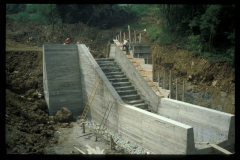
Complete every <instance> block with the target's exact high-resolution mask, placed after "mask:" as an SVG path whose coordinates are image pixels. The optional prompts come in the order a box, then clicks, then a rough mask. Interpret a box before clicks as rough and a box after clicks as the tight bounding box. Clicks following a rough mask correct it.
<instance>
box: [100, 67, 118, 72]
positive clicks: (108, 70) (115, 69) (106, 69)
mask: <svg viewBox="0 0 240 160" xmlns="http://www.w3.org/2000/svg"><path fill="white" fill-rule="evenodd" d="M102 71H103V72H104V73H105V72H121V68H103V69H102Z"/></svg>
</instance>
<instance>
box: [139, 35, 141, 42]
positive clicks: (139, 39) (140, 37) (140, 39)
mask: <svg viewBox="0 0 240 160" xmlns="http://www.w3.org/2000/svg"><path fill="white" fill-rule="evenodd" d="M139 43H141V33H140V35H139Z"/></svg>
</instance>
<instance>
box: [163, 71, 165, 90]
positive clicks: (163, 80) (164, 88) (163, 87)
mask: <svg viewBox="0 0 240 160" xmlns="http://www.w3.org/2000/svg"><path fill="white" fill-rule="evenodd" d="M163 89H165V71H164V76H163Z"/></svg>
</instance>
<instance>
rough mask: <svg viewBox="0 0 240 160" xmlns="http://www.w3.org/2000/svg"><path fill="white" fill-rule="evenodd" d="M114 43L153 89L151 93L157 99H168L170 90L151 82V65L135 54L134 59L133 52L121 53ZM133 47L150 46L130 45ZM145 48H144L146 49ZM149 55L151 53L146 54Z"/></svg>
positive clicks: (115, 41)
mask: <svg viewBox="0 0 240 160" xmlns="http://www.w3.org/2000/svg"><path fill="white" fill-rule="evenodd" d="M113 41H114V43H115V44H116V45H117V46H118V47H119V48H120V50H122V52H123V53H124V54H125V55H126V57H127V58H128V59H129V61H130V62H131V63H132V64H133V66H134V67H135V68H136V69H137V71H138V72H139V73H140V74H141V75H142V77H143V78H144V79H145V80H146V81H147V83H148V84H149V86H150V87H151V88H152V89H153V91H154V92H155V93H156V94H157V95H158V96H159V97H165V98H168V95H169V93H170V90H166V89H162V87H160V86H158V85H157V83H155V82H153V81H152V75H153V74H152V72H153V71H152V64H147V59H144V58H138V56H137V55H139V54H135V57H134V55H133V50H130V55H127V54H126V51H123V49H122V46H121V45H120V44H121V43H119V41H118V40H115V39H113ZM131 44H133V46H134V45H138V46H139V45H140V46H141V45H142V46H143V47H144V45H146V46H150V43H131ZM146 46H145V47H146ZM146 54H150V55H151V53H146ZM148 62H152V60H151V59H149V61H148Z"/></svg>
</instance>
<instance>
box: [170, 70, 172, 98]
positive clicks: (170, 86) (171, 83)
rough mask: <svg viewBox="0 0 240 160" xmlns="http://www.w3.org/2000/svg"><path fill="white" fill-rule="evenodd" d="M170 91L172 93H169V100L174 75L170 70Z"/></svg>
mask: <svg viewBox="0 0 240 160" xmlns="http://www.w3.org/2000/svg"><path fill="white" fill-rule="evenodd" d="M169 90H170V93H169V98H171V93H172V92H171V90H172V74H171V70H170V79H169Z"/></svg>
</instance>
